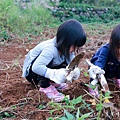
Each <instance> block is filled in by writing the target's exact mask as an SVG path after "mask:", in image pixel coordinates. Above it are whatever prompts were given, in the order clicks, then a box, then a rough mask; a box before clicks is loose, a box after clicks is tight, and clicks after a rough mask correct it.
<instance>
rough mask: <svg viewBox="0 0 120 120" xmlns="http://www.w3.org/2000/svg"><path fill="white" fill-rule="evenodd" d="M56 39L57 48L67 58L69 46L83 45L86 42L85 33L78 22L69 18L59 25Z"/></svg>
mask: <svg viewBox="0 0 120 120" xmlns="http://www.w3.org/2000/svg"><path fill="white" fill-rule="evenodd" d="M56 39H57V49H58V50H59V51H60V52H61V54H63V55H65V56H66V57H67V58H68V59H69V54H70V53H69V50H70V47H71V46H72V45H73V46H75V47H81V46H83V45H84V44H85V42H86V34H85V31H84V29H83V27H82V26H81V24H80V22H78V21H77V20H74V19H71V20H67V21H66V22H64V23H63V24H61V25H60V26H59V28H58V31H57V34H56Z"/></svg>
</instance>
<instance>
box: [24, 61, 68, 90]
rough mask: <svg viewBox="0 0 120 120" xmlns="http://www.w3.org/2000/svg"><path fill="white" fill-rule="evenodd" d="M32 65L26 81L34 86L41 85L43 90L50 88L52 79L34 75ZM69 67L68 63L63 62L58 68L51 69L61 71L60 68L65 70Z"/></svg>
mask: <svg viewBox="0 0 120 120" xmlns="http://www.w3.org/2000/svg"><path fill="white" fill-rule="evenodd" d="M32 65H33V64H32ZM32 65H31V67H30V70H29V74H28V76H26V79H27V80H28V81H29V82H30V83H32V84H33V85H38V84H40V87H43V88H46V87H49V86H50V83H49V82H50V79H48V78H45V77H43V76H40V75H38V74H36V73H34V72H33V71H32ZM50 66H51V65H50V64H49V65H48V66H47V67H48V68H51V67H50ZM66 66H67V63H66V62H63V63H62V64H60V65H58V66H56V67H53V68H51V69H60V68H65V67H66Z"/></svg>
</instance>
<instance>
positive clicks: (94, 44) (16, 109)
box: [0, 29, 120, 120]
mask: <svg viewBox="0 0 120 120" xmlns="http://www.w3.org/2000/svg"><path fill="white" fill-rule="evenodd" d="M51 31H55V30H53V29H51V30H46V31H45V32H43V35H42V37H32V36H31V37H32V39H33V40H34V41H29V40H28V39H27V38H25V39H23V40H18V39H17V38H16V40H14V41H10V42H6V43H4V45H3V44H1V46H0V56H1V57H0V106H1V108H0V118H5V119H7V117H10V118H11V117H14V118H12V119H14V120H18V119H19V120H20V119H30V120H46V119H47V118H49V117H51V116H62V115H63V110H59V111H55V112H53V114H52V115H51V114H50V110H51V107H50V106H48V103H49V102H50V99H48V98H47V97H46V96H45V95H44V94H42V93H40V92H39V88H38V87H37V86H33V85H31V84H30V83H29V82H28V81H27V80H26V79H24V78H22V77H21V75H22V66H23V61H24V58H25V55H26V54H27V53H28V51H29V50H30V49H31V48H33V47H34V46H35V45H36V44H38V43H39V42H41V41H43V40H44V39H43V38H46V40H47V39H49V38H52V37H53V36H54V35H53V34H51V33H52V32H51ZM105 39H106V38H105ZM108 39H109V38H107V39H106V41H105V40H104V42H103V41H102V42H101V40H98V41H90V42H88V43H87V44H86V45H85V46H83V47H82V49H84V50H86V51H87V52H86V54H85V56H84V58H83V59H82V61H81V62H80V64H79V67H80V69H81V76H80V78H79V80H76V81H73V82H72V83H69V88H68V89H66V90H64V91H62V92H63V93H64V94H65V95H69V96H70V99H71V100H72V99H73V98H77V97H79V96H80V95H82V96H83V99H84V100H85V101H88V100H90V99H91V96H89V94H88V93H87V92H86V91H87V87H86V86H85V83H86V84H87V83H89V76H86V75H85V72H87V69H88V66H87V64H86V62H85V59H86V58H87V59H90V58H91V56H92V55H93V54H94V53H95V51H96V50H97V49H98V48H99V47H100V46H101V45H102V44H104V43H106V42H107V40H108ZM109 86H110V90H111V91H113V94H112V99H110V101H111V102H112V103H114V105H115V107H116V109H117V112H118V113H119V114H120V94H119V92H120V91H119V88H117V86H115V85H114V84H112V83H110V84H109ZM61 104H64V102H63V103H61ZM92 109H93V110H95V109H96V108H95V106H93V107H92ZM95 111H96V110H95ZM82 112H83V113H87V112H88V110H87V109H86V110H85V109H84V111H82ZM103 112H104V111H103ZM5 113H9V116H7V114H5ZM115 119H116V120H118V118H117V117H116V118H114V120H115Z"/></svg>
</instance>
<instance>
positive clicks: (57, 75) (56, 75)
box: [45, 68, 68, 84]
mask: <svg viewBox="0 0 120 120" xmlns="http://www.w3.org/2000/svg"><path fill="white" fill-rule="evenodd" d="M67 74H68V71H67V70H66V68H61V69H49V68H48V69H47V71H46V74H45V77H46V78H49V79H50V80H51V81H54V82H55V83H58V84H61V83H64V82H66V76H67Z"/></svg>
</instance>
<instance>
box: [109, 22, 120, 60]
mask: <svg viewBox="0 0 120 120" xmlns="http://www.w3.org/2000/svg"><path fill="white" fill-rule="evenodd" d="M119 49H120V24H118V25H117V26H116V27H115V28H114V29H113V31H112V33H111V37H110V52H111V53H112V55H113V56H114V57H116V58H117V57H118V56H119V54H120V53H119Z"/></svg>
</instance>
